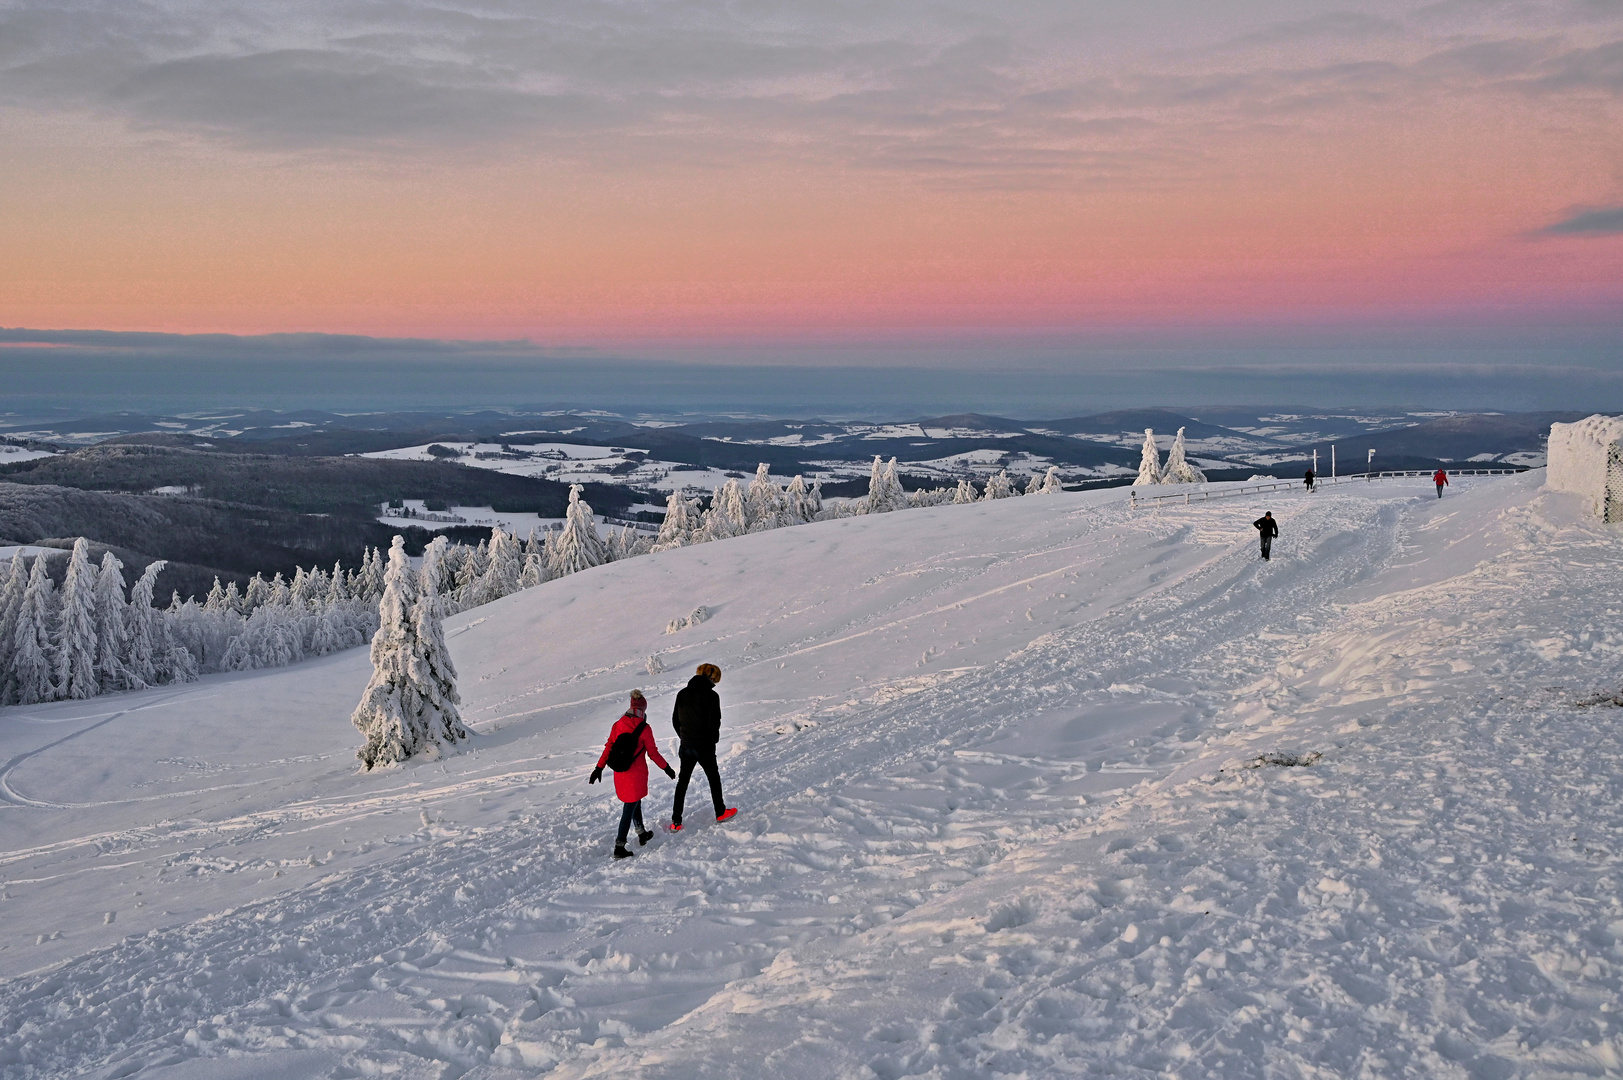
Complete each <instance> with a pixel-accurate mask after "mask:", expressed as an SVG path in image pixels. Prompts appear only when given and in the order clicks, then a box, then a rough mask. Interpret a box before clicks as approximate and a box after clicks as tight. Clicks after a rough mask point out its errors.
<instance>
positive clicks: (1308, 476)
mask: <svg viewBox="0 0 1623 1080" xmlns="http://www.w3.org/2000/svg"><path fill="white" fill-rule="evenodd" d="M1302 483H1303V484H1305V485H1307V489H1308V490H1309V491H1312V490H1313V470H1312V469H1309V470H1308V471H1307V472H1305V473H1303V474H1302Z"/></svg>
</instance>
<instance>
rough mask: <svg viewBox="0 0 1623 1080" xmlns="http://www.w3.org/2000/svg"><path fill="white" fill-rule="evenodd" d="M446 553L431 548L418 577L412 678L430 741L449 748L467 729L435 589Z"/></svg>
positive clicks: (413, 613)
mask: <svg viewBox="0 0 1623 1080" xmlns="http://www.w3.org/2000/svg"><path fill="white" fill-rule="evenodd" d="M390 550H391V552H392V550H393V549H392V548H391V549H390ZM444 551H445V548H444V547H443V546H441V547H439V548H437V549H436V548H435V547H434V545H432V544H430V545H429V546H428V548H427V550H425V551H424V552H423V570H424V572H423V573H422V574H420V575H419V581H418V592H417V602H416V604H414V605H413V607H412V626H413V628H414V630H415V632H416V650H417V651H416V663H415V664H414V665H413V668H412V674H413V677H414V678H415V680H416V683H417V686H418V689H419V693H420V696H421V699H422V724H423V727H424V728H425V729H426V731H427V733H428V736H429V738H430V739H432V740H434V741H436V742H442V743H445V744H447V745H448V744H451V743H456V742H460V741H461V740H463V739H466V738H467V737H468V729H467V728H465V727H463V726H462V715H461V713H460V712H459V711H458V709H457V706H458V705H460V704H462V698H461V696H460V695H459V694H458V693H457V689H456V667H455V666H454V665H453V664H452V663H451V652H450V650H449V649H447V648H446V646H445V626H444V623H445V611H444V608H443V606H442V605H441V602H440V594H439V590H438V589H436V588H435V586H434V582H435V579H436V578H437V577H438V575H437V573H435V563H437V562H438V561H439V559H440V558H441V557H442V556H443V553H444Z"/></svg>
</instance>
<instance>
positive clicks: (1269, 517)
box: [1251, 510, 1279, 559]
mask: <svg viewBox="0 0 1623 1080" xmlns="http://www.w3.org/2000/svg"><path fill="white" fill-rule="evenodd" d="M1251 526H1252V527H1253V528H1254V529H1256V530H1257V531H1258V532H1259V533H1261V534H1262V557H1263V558H1264V559H1266V558H1268V552H1269V550H1270V549H1271V548H1272V547H1273V546H1274V537H1276V536H1278V535H1279V522H1277V521H1275V520H1274V512H1273V511H1272V510H1265V511H1263V514H1262V516H1261V517H1260V518H1258V519H1257V520H1255V521H1253V522H1252V523H1251Z"/></svg>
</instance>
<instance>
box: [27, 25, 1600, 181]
mask: <svg viewBox="0 0 1623 1080" xmlns="http://www.w3.org/2000/svg"><path fill="white" fill-rule="evenodd" d="M1216 7H1221V11H1220V12H1218V11H1216V10H1215V7H1214V6H1212V5H1205V4H1200V3H1196V2H1194V0H1177V2H1173V0H1161V2H1153V3H1134V4H1127V3H1122V2H1119V0H1101V2H1096V3H1089V4H1078V3H1074V2H1064V3H1062V2H1059V0H1028V2H1024V3H1015V4H1011V3H1008V2H1007V0H996V2H993V0H950V2H948V0H871V2H863V3H858V2H856V0H834V2H829V0H822V2H819V0H798V2H789V0H763V2H731V3H729V2H722V0H617V2H608V0H450V2H446V3H427V2H425V0H397V2H392V3H388V4H380V3H376V2H372V0H325V2H321V3H314V2H306V0H255V2H253V3H247V2H243V0H234V2H232V0H227V2H224V3H219V2H210V3H200V2H196V0H177V2H172V3H155V2H152V0H77V2H74V0H69V2H65V3H64V2H57V0H10V2H9V3H5V4H3V5H0V107H7V106H9V107H11V108H24V109H32V110H51V109H62V110H88V111H92V112H95V113H98V114H103V115H113V116H118V117H123V118H126V119H127V120H129V121H130V122H131V123H133V124H136V125H142V126H148V127H152V128H157V129H163V130H178V131H184V132H189V133H197V134H202V135H203V136H205V137H210V138H216V139H220V140H225V141H227V142H230V143H234V144H238V145H248V146H259V147H275V148H301V149H302V148H310V147H316V148H334V147H336V148H344V149H348V150H356V149H359V150H361V151H363V152H366V151H375V150H384V149H388V148H405V149H408V150H409V149H410V148H412V147H417V146H422V145H424V144H442V145H462V146H470V147H471V146H480V145H484V146H491V145H513V144H514V143H518V144H521V145H533V146H534V147H536V148H539V149H541V150H544V151H545V152H548V153H551V154H554V155H557V156H559V157H564V158H576V159H587V160H593V161H604V160H610V161H612V159H613V158H614V157H615V156H616V155H617V154H620V155H625V156H626V158H627V159H628V160H647V159H648V156H649V155H663V156H668V157H674V158H681V157H684V156H686V157H692V158H695V159H702V158H703V157H704V156H705V155H723V156H725V155H728V154H734V153H743V152H750V153H766V154H774V155H780V156H783V155H789V156H792V155H794V154H796V153H802V152H814V153H815V154H816V155H817V156H818V158H819V159H821V160H825V161H826V160H831V159H832V160H836V161H838V160H845V161H849V162H850V163H853V164H859V165H868V166H878V167H888V168H897V169H909V170H925V171H945V172H955V171H961V172H964V173H966V174H974V173H976V172H987V171H990V172H994V173H1000V174H1007V175H1010V176H1028V177H1042V176H1045V175H1051V174H1054V173H1056V172H1058V171H1061V170H1064V171H1066V172H1068V173H1069V174H1071V175H1073V176H1074V175H1077V173H1078V171H1080V174H1081V175H1082V176H1097V177H1102V178H1108V177H1110V176H1112V175H1114V174H1116V173H1117V172H1119V171H1121V170H1124V169H1140V168H1146V167H1147V168H1150V169H1151V170H1152V171H1153V168H1154V166H1155V165H1156V163H1157V162H1176V161H1178V160H1179V159H1180V158H1182V157H1186V156H1187V155H1190V154H1193V153H1196V152H1198V140H1197V139H1193V138H1192V137H1191V135H1190V130H1191V128H1192V127H1194V126H1198V127H1199V128H1200V129H1201V130H1205V131H1210V130H1213V129H1214V127H1215V128H1216V129H1223V128H1232V127H1235V126H1245V125H1261V124H1278V123H1282V122H1291V121H1292V120H1293V119H1295V118H1299V117H1302V116H1304V115H1311V114H1320V113H1325V112H1327V111H1329V110H1334V109H1338V108H1342V107H1346V106H1349V105H1367V104H1369V103H1373V102H1385V103H1390V104H1394V105H1397V104H1402V103H1405V102H1415V101H1424V100H1438V99H1446V98H1447V97H1448V96H1450V95H1459V94H1466V93H1483V92H1488V93H1502V94H1511V95H1533V96H1549V95H1557V94H1567V95H1590V96H1598V97H1601V98H1615V97H1617V96H1619V95H1623V5H1618V4H1616V3H1610V4H1608V3H1601V2H1584V0H1534V2H1532V3H1502V4H1496V3H1492V2H1488V3H1478V4H1465V3H1452V2H1445V3H1440V4H1431V5H1428V6H1424V7H1420V8H1414V7H1412V6H1409V7H1405V6H1403V5H1397V4H1391V3H1387V4H1381V3H1366V4H1363V5H1360V7H1361V10H1350V9H1348V8H1346V7H1342V6H1334V5H1324V4H1314V3H1312V2H1311V0H1303V2H1301V3H1296V4H1291V5H1285V4H1280V3H1273V2H1267V3H1265V2H1260V0H1250V2H1243V3H1238V4H1226V5H1219V6H1216ZM1213 42H1218V43H1217V44H1215V45H1214V44H1213Z"/></svg>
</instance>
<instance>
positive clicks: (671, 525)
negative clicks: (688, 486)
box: [653, 491, 699, 551]
mask: <svg viewBox="0 0 1623 1080" xmlns="http://www.w3.org/2000/svg"><path fill="white" fill-rule="evenodd" d="M698 529H699V514H698V509H697V508H696V507H695V506H694V505H693V504H692V503H691V502H689V501H688V500H687V498H686V496H684V495H683V494H682V493H681V492H680V491H672V492H671V494H670V497H669V498H667V499H666V500H665V521H664V523H663V524H662V525H660V527H659V536H658V537H657V538H656V539H655V540H654V547H653V550H655V551H673V550H675V549H676V548H679V547H683V546H684V545H687V544H692V543H695V542H697V540H698V537H696V536H695V535H694V533H696V532H697V531H698Z"/></svg>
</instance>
